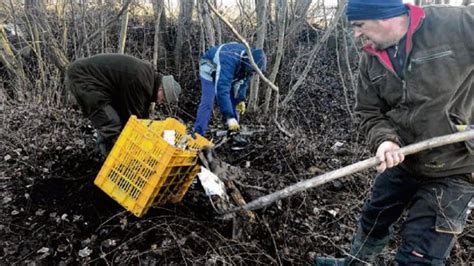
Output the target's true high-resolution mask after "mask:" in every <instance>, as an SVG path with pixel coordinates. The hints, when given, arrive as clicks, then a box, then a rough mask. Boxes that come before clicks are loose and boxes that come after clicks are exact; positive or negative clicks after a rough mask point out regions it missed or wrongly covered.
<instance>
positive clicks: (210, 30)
mask: <svg viewBox="0 0 474 266" xmlns="http://www.w3.org/2000/svg"><path fill="white" fill-rule="evenodd" d="M201 4H202V5H201V7H202V10H201V12H202V13H201V16H202V21H203V24H204V29H205V31H204V33H205V36H206V47H205V48H206V49H207V48H209V47H213V46H215V45H216V33H215V31H214V27H213V25H212V19H211V13H210V12H209V6H208V4H207V2H206V1H202V3H201Z"/></svg>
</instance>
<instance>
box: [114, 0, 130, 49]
mask: <svg viewBox="0 0 474 266" xmlns="http://www.w3.org/2000/svg"><path fill="white" fill-rule="evenodd" d="M128 1H131V0H123V2H122V3H123V6H124V11H123V14H122V18H121V23H120V37H119V47H118V51H117V52H118V53H119V54H123V53H125V43H126V42H127V32H128V31H127V28H128V6H129V5H127V2H128Z"/></svg>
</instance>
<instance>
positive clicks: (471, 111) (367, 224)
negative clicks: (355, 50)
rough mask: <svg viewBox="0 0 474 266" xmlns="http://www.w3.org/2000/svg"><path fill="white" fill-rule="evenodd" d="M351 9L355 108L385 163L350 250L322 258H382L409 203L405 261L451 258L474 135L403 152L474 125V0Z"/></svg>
mask: <svg viewBox="0 0 474 266" xmlns="http://www.w3.org/2000/svg"><path fill="white" fill-rule="evenodd" d="M346 14H347V18H348V19H349V21H350V23H351V25H352V28H353V30H354V35H355V37H356V38H362V39H364V40H365V46H364V47H363V50H364V51H365V53H364V54H363V55H362V57H361V61H360V64H359V69H360V73H359V83H358V88H357V91H356V105H355V112H356V115H357V117H358V119H359V121H360V128H361V129H362V130H363V131H364V132H365V133H366V135H367V141H368V144H369V145H370V147H371V149H372V151H373V152H374V153H375V154H376V156H377V157H378V158H379V160H380V161H381V164H380V165H379V166H378V167H377V170H378V173H379V174H378V176H377V177H376V178H375V181H374V184H373V187H372V194H371V196H370V199H369V200H367V202H366V203H365V205H364V207H363V209H362V217H361V218H360V221H359V224H358V228H357V230H356V233H355V236H354V238H353V241H352V247H351V250H350V252H349V253H348V254H346V255H347V256H346V258H345V259H334V258H328V257H318V258H316V264H317V265H352V264H354V265H357V264H360V265H364V264H366V263H375V261H376V258H377V255H378V254H380V253H381V252H382V251H383V249H384V247H385V246H386V244H387V243H388V242H389V239H390V234H391V232H392V229H393V225H394V224H395V222H396V221H397V220H398V219H399V218H400V217H401V216H402V213H403V212H404V211H406V214H407V215H406V219H405V220H404V224H403V226H402V227H401V229H400V233H401V238H402V242H401V244H400V246H399V248H398V252H397V253H396V256H395V260H396V261H397V263H398V264H399V265H444V264H445V262H446V259H447V258H448V256H449V254H450V252H451V249H452V247H453V245H454V243H455V242H456V238H457V237H458V236H459V235H460V234H461V232H462V231H463V228H464V226H465V223H466V219H467V215H468V204H469V202H470V201H471V199H472V198H473V195H474V175H473V172H474V143H473V141H467V142H463V143H457V144H452V145H447V146H443V147H439V148H435V149H430V150H427V151H423V152H420V153H417V154H415V155H410V156H407V157H406V158H405V157H404V155H403V154H402V153H400V151H399V150H400V147H402V146H405V145H408V144H413V143H416V142H419V141H422V140H426V139H429V138H432V137H436V136H441V135H447V134H450V133H455V132H456V131H462V130H469V128H472V127H473V124H474V89H473V82H474V7H446V6H430V7H425V8H421V7H418V6H413V5H409V4H407V5H404V4H402V1H401V0H349V2H348V6H347V13H346Z"/></svg>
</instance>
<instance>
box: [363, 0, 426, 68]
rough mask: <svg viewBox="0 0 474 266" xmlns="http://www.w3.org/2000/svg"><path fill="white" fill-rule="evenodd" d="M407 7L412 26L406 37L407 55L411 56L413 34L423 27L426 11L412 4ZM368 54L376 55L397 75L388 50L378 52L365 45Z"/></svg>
mask: <svg viewBox="0 0 474 266" xmlns="http://www.w3.org/2000/svg"><path fill="white" fill-rule="evenodd" d="M406 7H407V8H408V10H409V16H410V25H409V26H408V31H407V37H406V54H407V56H408V55H409V54H410V52H411V49H412V48H413V34H414V33H415V32H416V30H417V29H418V28H419V27H420V26H421V23H422V22H423V19H424V18H425V11H424V10H423V8H421V7H419V6H415V5H411V4H406ZM362 50H363V51H365V52H366V53H368V54H371V55H374V56H376V57H378V58H379V59H380V61H381V62H382V64H383V65H385V66H386V67H387V68H388V69H389V70H390V71H392V72H393V73H395V69H394V67H393V65H392V62H391V61H390V57H389V55H388V52H387V50H377V49H375V48H373V47H372V46H371V45H368V44H367V45H365V46H364V47H363V48H362Z"/></svg>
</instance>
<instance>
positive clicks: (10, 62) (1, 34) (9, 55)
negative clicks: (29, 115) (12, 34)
mask: <svg viewBox="0 0 474 266" xmlns="http://www.w3.org/2000/svg"><path fill="white" fill-rule="evenodd" d="M0 62H1V63H2V64H3V66H4V67H5V68H6V69H7V71H8V72H9V73H10V74H11V76H14V77H15V78H14V80H15V82H14V83H13V84H10V86H9V87H8V89H9V90H11V93H8V94H10V95H11V96H13V98H14V99H15V100H18V101H23V100H24V98H25V95H24V91H23V90H24V88H25V86H24V84H25V81H26V76H25V72H24V71H23V67H22V64H21V60H17V58H16V57H15V54H14V53H13V49H12V46H11V44H10V42H9V41H8V38H7V34H6V33H5V30H4V28H3V25H2V24H0Z"/></svg>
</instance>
